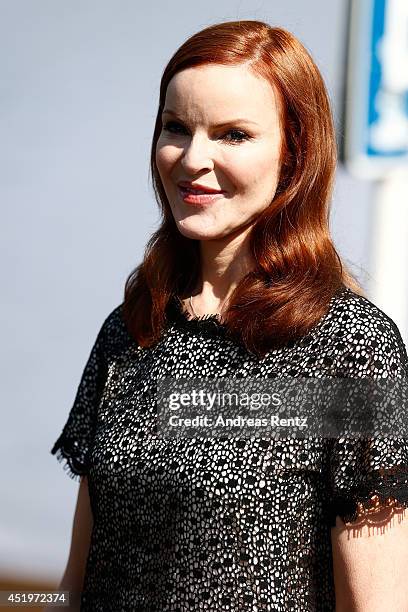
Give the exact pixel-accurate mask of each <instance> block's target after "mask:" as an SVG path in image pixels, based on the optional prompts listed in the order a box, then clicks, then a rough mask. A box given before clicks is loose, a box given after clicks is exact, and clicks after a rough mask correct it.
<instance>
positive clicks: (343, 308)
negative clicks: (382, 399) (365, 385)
mask: <svg viewBox="0 0 408 612" xmlns="http://www.w3.org/2000/svg"><path fill="white" fill-rule="evenodd" d="M320 332H321V334H322V336H323V337H324V338H326V339H327V340H328V339H330V340H331V343H332V346H333V348H334V349H335V350H336V352H337V354H338V356H339V357H341V358H342V360H343V362H344V363H345V362H348V363H349V367H352V366H354V368H355V369H356V373H357V372H358V370H361V371H362V372H364V371H365V372H366V373H367V375H378V376H379V377H386V376H392V375H397V376H398V375H402V376H407V375H408V356H407V351H406V347H405V344H404V341H403V339H402V337H401V333H400V331H399V329H398V326H397V324H396V323H395V321H394V320H393V319H392V318H391V317H390V316H389V315H387V314H386V313H385V312H384V311H383V310H381V308H379V307H378V306H377V305H376V304H374V303H373V302H372V301H371V300H370V299H369V298H367V297H365V296H363V295H360V294H358V293H356V292H355V291H353V290H352V289H350V288H349V287H344V289H343V290H342V291H341V292H340V293H339V294H338V295H336V296H335V297H334V298H333V299H332V301H331V305H330V308H329V311H328V314H327V315H326V317H324V318H323V320H322V325H321V326H320Z"/></svg>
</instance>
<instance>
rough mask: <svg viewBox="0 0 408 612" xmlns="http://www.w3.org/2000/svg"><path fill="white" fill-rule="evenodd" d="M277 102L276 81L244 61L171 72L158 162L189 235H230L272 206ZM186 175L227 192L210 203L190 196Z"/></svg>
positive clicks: (277, 146) (278, 136)
mask: <svg viewBox="0 0 408 612" xmlns="http://www.w3.org/2000/svg"><path fill="white" fill-rule="evenodd" d="M278 104H279V102H278V99H277V96H276V94H275V93H274V89H273V88H272V86H271V85H270V83H269V82H268V81H266V80H265V79H263V78H259V77H257V76H255V75H254V74H253V73H252V72H251V71H250V70H249V69H248V68H246V67H245V66H242V65H240V66H223V65H219V64H210V65H205V66H199V67H194V68H187V69H185V70H183V71H181V72H179V73H177V74H176V75H175V76H174V77H173V78H172V79H171V81H170V83H169V85H168V88H167V93H166V100H165V105H164V109H163V115H162V123H163V128H162V131H161V133H160V136H159V139H158V142H157V147H156V164H157V168H158V171H159V174H160V178H161V180H162V183H163V187H164V190H165V192H166V195H167V199H168V201H169V204H170V206H171V210H172V212H173V216H174V219H175V221H176V223H177V227H178V229H179V231H180V232H181V233H182V234H183V235H185V236H186V237H188V238H193V239H197V240H211V239H217V238H223V237H226V236H228V235H230V234H231V233H233V232H236V231H237V230H240V229H241V228H244V227H246V226H248V224H250V223H251V222H253V221H255V220H256V218H257V217H258V215H259V214H260V213H261V212H262V211H263V210H264V209H265V208H267V207H268V206H269V204H270V203H271V201H272V199H273V197H274V194H275V191H276V188H277V184H278V178H279V167H280V147H281V126H280V114H279V107H278ZM180 181H187V182H192V183H193V184H194V183H197V184H200V185H203V186H204V187H208V188H212V189H215V190H222V192H223V193H222V194H221V195H220V194H219V195H217V196H216V198H215V199H213V201H212V202H210V203H204V204H197V201H196V202H193V200H194V197H193V198H192V199H191V201H190V202H189V201H188V200H189V198H188V197H187V200H184V199H183V197H185V194H184V193H183V192H182V191H181V190H180V187H179V186H178V183H179V182H180ZM196 200H197V198H196Z"/></svg>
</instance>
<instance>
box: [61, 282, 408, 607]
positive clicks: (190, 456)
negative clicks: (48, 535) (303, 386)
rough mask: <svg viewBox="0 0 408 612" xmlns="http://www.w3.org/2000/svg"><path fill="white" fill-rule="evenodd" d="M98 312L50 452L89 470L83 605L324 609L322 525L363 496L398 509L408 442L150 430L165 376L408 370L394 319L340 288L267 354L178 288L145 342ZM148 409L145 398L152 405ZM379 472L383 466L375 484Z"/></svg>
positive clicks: (328, 575)
mask: <svg viewBox="0 0 408 612" xmlns="http://www.w3.org/2000/svg"><path fill="white" fill-rule="evenodd" d="M121 313H122V305H120V306H118V307H117V308H115V309H114V310H113V312H112V313H111V314H110V315H109V316H108V317H107V318H106V320H105V322H104V323H103V325H102V328H101V330H100V332H99V334H98V336H97V339H96V342H95V344H94V346H93V348H92V351H91V354H90V357H89V360H88V362H87V364H86V366H85V369H84V372H83V375H82V379H81V381H80V384H79V388H78V391H77V395H76V398H75V402H74V405H73V407H72V409H71V412H70V414H69V417H68V420H67V422H66V425H65V427H64V429H63V432H62V434H61V436H60V437H59V438H58V440H57V441H56V442H55V445H54V447H53V448H52V451H51V452H52V453H53V454H55V453H56V454H57V458H58V459H59V460H60V461H62V460H64V463H65V469H66V470H67V471H68V473H69V474H70V475H71V476H72V477H77V478H78V476H76V475H83V474H87V475H88V483H89V494H90V500H91V507H92V512H93V517H94V526H93V531H92V538H91V545H90V550H89V555H88V560H87V565H86V573H85V580H84V585H83V592H82V599H81V610H83V611H92V612H97V611H104V612H107V611H112V612H121V611H126V612H130V611H136V610H141V611H146V612H147V611H152V612H153V611H154V612H164V611H187V610H189V611H190V610H191V611H193V610H194V611H197V610H208V611H211V612H215V611H221V610H222V611H223V612H229V611H234V612H238V611H239V612H241V611H250V612H256V611H260V610H269V611H273V612H280V611H288V610H293V611H296V612H307V611H311V612H312V611H313V612H319V611H321V612H330V611H331V610H333V611H334V609H335V603H334V584H333V567H332V551H331V539H330V530H331V526H332V525H334V524H335V517H336V515H339V516H341V517H342V518H343V520H347V519H353V518H355V516H356V503H357V501H360V502H366V501H367V500H369V498H370V496H371V495H372V494H374V493H377V494H378V495H379V498H380V500H384V499H386V498H387V497H389V496H390V495H392V496H394V497H395V499H397V500H398V501H399V503H400V504H402V505H403V506H404V507H408V440H406V439H403V438H400V439H398V440H395V439H390V438H388V439H387V438H382V439H376V440H374V443H373V444H370V445H365V443H364V441H363V440H362V439H342V438H337V439H334V438H333V439H326V440H324V439H320V440H317V439H316V440H314V439H310V438H309V439H303V440H301V439H289V438H287V439H284V440H278V441H276V440H275V441H274V440H273V439H269V440H268V439H263V438H250V437H248V438H247V439H244V438H242V439H241V438H239V439H237V438H235V439H232V438H209V439H205V438H199V437H196V438H175V439H163V438H160V437H159V436H158V435H157V433H156V432H157V429H156V427H155V414H156V413H155V393H156V391H157V387H156V384H157V380H158V379H160V378H163V377H175V378H179V377H183V378H189V377H206V376H208V377H214V376H228V377H237V378H238V377H244V376H251V377H253V376H259V377H263V376H264V377H268V376H269V375H276V376H278V377H279V376H286V377H287V376H304V375H306V376H309V377H310V376H312V377H322V376H329V377H333V376H334V377H337V376H340V377H374V378H384V377H396V378H401V377H407V376H408V357H407V353H406V349H405V346H404V343H403V341H402V339H401V336H400V333H399V331H398V328H397V327H396V325H395V323H394V322H393V321H392V320H391V319H390V318H389V317H388V316H387V315H386V314H385V313H383V312H382V311H381V310H380V309H379V308H378V307H376V306H375V305H374V304H373V303H372V302H370V301H369V300H368V299H366V298H364V297H362V296H360V295H357V294H356V293H354V292H353V291H352V290H350V289H349V288H345V287H343V288H342V290H341V291H340V292H339V293H338V294H337V295H335V296H334V297H333V298H332V300H331V302H330V306H329V310H328V312H327V314H326V315H325V316H324V317H323V318H322V319H321V320H320V322H319V323H318V324H317V325H316V326H315V327H314V328H313V329H312V330H311V331H310V332H309V333H308V334H307V335H306V336H304V337H303V338H302V339H300V340H298V341H296V342H292V343H291V344H290V345H287V346H285V347H284V348H281V349H277V350H272V351H270V352H269V353H268V354H267V355H266V356H265V357H264V358H263V359H258V358H257V357H255V356H254V355H252V354H251V353H248V352H247V351H246V350H245V348H244V347H243V346H242V345H239V344H238V343H234V342H233V341H232V340H231V339H229V338H228V337H226V334H225V328H224V325H223V323H221V322H220V321H219V320H218V319H217V318H216V316H215V315H211V316H207V317H201V318H197V317H195V318H191V316H190V315H189V314H188V313H187V312H186V311H185V310H184V309H183V307H182V306H181V303H180V302H179V301H177V299H176V298H174V299H173V300H172V301H171V302H170V304H169V308H168V325H167V327H166V329H165V330H164V332H163V335H162V337H161V340H160V342H159V343H158V344H156V346H154V347H152V348H141V347H139V346H137V344H136V342H135V341H134V340H133V339H132V338H131V336H130V335H129V334H128V332H127V330H126V327H125V325H124V322H123V319H122V315H121ZM156 408H157V406H156ZM380 468H393V470H392V473H393V477H392V478H391V479H389V480H387V479H385V480H384V479H383V477H382V476H381V474H383V471H382V470H380Z"/></svg>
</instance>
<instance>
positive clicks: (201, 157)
mask: <svg viewBox="0 0 408 612" xmlns="http://www.w3.org/2000/svg"><path fill="white" fill-rule="evenodd" d="M182 164H183V167H184V168H185V169H186V170H188V171H189V172H190V173H192V174H193V173H197V172H198V171H199V170H201V169H203V168H213V167H214V160H213V143H212V142H211V141H210V140H209V139H208V138H207V137H205V136H200V135H196V136H194V137H193V138H191V139H190V141H189V143H188V144H187V145H186V146H185V148H184V151H183V156H182Z"/></svg>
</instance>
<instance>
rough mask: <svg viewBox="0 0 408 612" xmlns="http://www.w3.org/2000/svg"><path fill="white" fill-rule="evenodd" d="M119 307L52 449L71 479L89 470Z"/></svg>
mask: <svg viewBox="0 0 408 612" xmlns="http://www.w3.org/2000/svg"><path fill="white" fill-rule="evenodd" d="M119 311H120V307H117V308H116V309H115V310H114V311H113V312H112V313H111V314H110V315H109V316H108V317H107V318H106V319H105V321H104V323H103V325H102V327H101V329H100V331H99V333H98V335H97V338H96V340H95V343H94V345H93V347H92V350H91V353H90V355H89V358H88V361H87V362H86V365H85V368H84V370H83V373H82V377H81V380H80V383H79V386H78V389H77V392H76V396H75V400H74V403H73V406H72V408H71V411H70V413H69V416H68V419H67V421H66V423H65V426H64V428H63V430H62V433H61V435H60V436H59V437H58V439H57V440H56V442H55V444H54V446H53V447H52V449H51V454H53V455H56V457H57V459H58V461H60V462H61V463H64V469H65V470H66V471H67V472H68V474H69V475H70V476H71V478H74V479H79V477H80V476H83V475H86V474H87V473H88V468H89V454H90V450H91V446H92V441H93V438H94V433H95V426H96V419H97V410H98V406H99V403H100V401H101V397H102V394H103V389H104V386H105V382H106V379H107V373H108V361H109V359H108V357H109V354H110V352H111V349H112V347H111V345H112V335H114V329H113V328H115V327H117V325H115V322H116V321H117V319H118V317H119V316H120V315H119Z"/></svg>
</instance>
